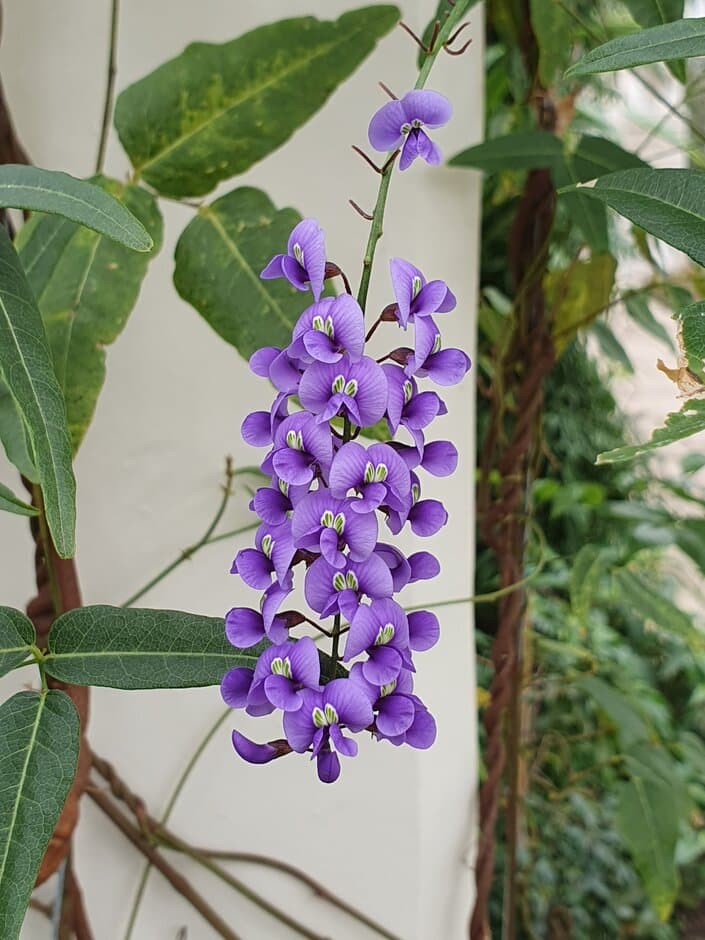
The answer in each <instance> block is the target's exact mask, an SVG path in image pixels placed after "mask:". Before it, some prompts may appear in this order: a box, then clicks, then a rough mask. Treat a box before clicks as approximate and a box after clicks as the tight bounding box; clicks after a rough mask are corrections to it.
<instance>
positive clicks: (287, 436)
mask: <svg viewBox="0 0 705 940" xmlns="http://www.w3.org/2000/svg"><path fill="white" fill-rule="evenodd" d="M332 457H333V441H332V438H331V433H330V428H327V427H323V426H322V425H320V424H318V423H317V422H316V420H315V419H314V418H313V417H312V415H310V414H307V413H306V412H305V411H300V412H298V413H297V414H293V415H291V416H290V417H288V418H286V419H285V420H284V421H282V423H281V424H280V425H279V427H278V428H277V431H276V434H275V435H274V447H273V448H272V450H271V451H270V453H269V454H268V455H267V457H266V458H265V460H264V463H263V464H262V470H263V471H264V472H265V473H271V472H272V470H273V471H274V472H275V473H276V474H277V476H278V477H279V479H281V480H283V481H284V482H285V483H289V484H291V485H293V486H305V485H307V484H309V483H310V482H311V481H312V480H313V478H314V476H315V473H316V469H317V468H318V469H320V470H321V472H322V473H324V474H327V473H328V470H329V468H330V464H331V459H332Z"/></svg>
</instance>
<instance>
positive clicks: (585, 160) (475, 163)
mask: <svg viewBox="0 0 705 940" xmlns="http://www.w3.org/2000/svg"><path fill="white" fill-rule="evenodd" d="M646 165H647V164H646V163H644V161H643V160H641V159H640V158H639V157H637V156H636V155H635V154H633V153H630V152H629V151H628V150H624V149H622V147H620V146H619V145H618V144H615V143H614V142H613V141H611V140H607V139H606V138H604V137H593V136H590V135H588V134H586V135H585V136H583V137H581V138H580V139H579V140H578V142H577V144H576V146H575V147H574V148H571V147H569V146H568V143H567V141H563V140H561V139H560V138H559V137H556V135H555V134H549V132H548V131H538V130H535V131H517V132H516V133H513V134H506V135H504V136H503V137H495V138H493V139H492V140H487V141H485V142H484V143H481V144H477V145H476V146H475V147H470V148H469V149H468V150H463V151H462V152H461V153H458V154H456V155H455V156H454V157H453V158H452V159H451V160H450V166H467V167H474V168H475V169H478V170H485V171H486V172H488V173H494V172H497V171H499V170H538V169H541V168H544V167H545V168H547V169H550V170H551V171H552V172H553V173H554V175H555V182H556V185H557V186H568V185H570V184H571V183H585V182H587V181H588V180H592V179H595V178H596V177H598V176H604V175H605V174H607V173H614V172H616V171H617V170H628V169H630V168H632V167H644V166H646Z"/></svg>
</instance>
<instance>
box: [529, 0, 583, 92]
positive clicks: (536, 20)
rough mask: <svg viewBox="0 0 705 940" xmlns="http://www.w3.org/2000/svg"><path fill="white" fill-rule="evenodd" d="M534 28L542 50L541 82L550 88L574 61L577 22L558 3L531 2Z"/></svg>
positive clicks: (540, 59)
mask: <svg viewBox="0 0 705 940" xmlns="http://www.w3.org/2000/svg"><path fill="white" fill-rule="evenodd" d="M530 11H531V27H532V29H533V32H534V35H535V36H536V41H537V43H538V47H539V68H538V74H539V80H540V82H541V84H542V85H543V86H544V87H545V88H550V87H551V86H552V85H553V84H554V81H555V79H556V77H557V75H556V73H557V72H562V71H563V69H564V68H565V66H566V63H567V62H568V61H569V60H570V53H571V50H572V47H573V39H574V36H575V20H574V19H573V17H572V16H571V15H570V13H569V12H567V11H566V10H565V9H563V7H562V6H561V5H560V3H559V2H558V0H530Z"/></svg>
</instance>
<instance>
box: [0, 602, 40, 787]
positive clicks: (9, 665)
mask: <svg viewBox="0 0 705 940" xmlns="http://www.w3.org/2000/svg"><path fill="white" fill-rule="evenodd" d="M34 640H35V635H34V627H33V626H32V622H31V620H28V618H27V617H25V615H24V614H23V613H21V612H20V611H19V610H15V609H14V608H12V607H0V676H4V675H5V673H7V672H9V671H10V670H11V669H14V667H15V666H17V665H19V663H21V662H23V661H24V660H25V659H26V658H27V654H28V653H29V649H30V647H31V645H32V644H33V643H34ZM0 775H1V770H0Z"/></svg>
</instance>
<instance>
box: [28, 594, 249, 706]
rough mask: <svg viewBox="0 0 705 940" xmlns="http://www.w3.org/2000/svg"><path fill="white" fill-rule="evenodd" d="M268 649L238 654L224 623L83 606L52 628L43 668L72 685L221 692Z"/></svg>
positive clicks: (182, 614)
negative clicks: (228, 676) (234, 673)
mask: <svg viewBox="0 0 705 940" xmlns="http://www.w3.org/2000/svg"><path fill="white" fill-rule="evenodd" d="M262 648H263V647H262ZM262 648H260V647H253V648H252V649H250V650H236V649H234V648H233V647H232V646H231V645H230V643H229V642H228V640H227V639H226V637H225V628H224V624H223V620H222V618H220V617H202V616H199V615H198V614H189V613H185V612H183V611H179V610H151V609H146V608H142V609H140V608H136V607H135V608H125V609H123V608H121V607H82V608H79V609H78V610H72V611H69V612H68V613H66V614H62V616H61V617H58V618H57V620H56V621H55V622H54V624H53V626H52V628H51V631H50V633H49V655H48V656H47V658H46V660H45V666H46V671H47V672H48V673H49V675H51V676H54V678H55V679H60V680H61V681H62V682H70V683H73V684H74V685H99V686H110V687H111V688H115V689H187V688H193V687H196V686H204V685H216V684H217V683H219V682H220V680H221V679H222V678H223V676H224V675H225V673H226V672H227V671H228V669H231V668H233V667H234V666H249V667H251V668H254V665H255V663H256V661H257V657H258V655H259V653H260V652H261V651H262Z"/></svg>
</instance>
